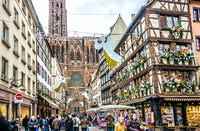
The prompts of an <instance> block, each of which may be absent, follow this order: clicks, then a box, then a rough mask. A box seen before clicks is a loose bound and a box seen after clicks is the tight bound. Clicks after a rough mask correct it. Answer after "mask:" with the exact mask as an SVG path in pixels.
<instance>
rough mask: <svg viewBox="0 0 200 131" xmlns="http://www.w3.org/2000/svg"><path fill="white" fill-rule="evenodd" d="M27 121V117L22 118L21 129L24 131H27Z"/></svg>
mask: <svg viewBox="0 0 200 131" xmlns="http://www.w3.org/2000/svg"><path fill="white" fill-rule="evenodd" d="M28 121H29V118H28V116H27V115H26V116H25V117H24V119H23V120H22V125H23V127H24V128H25V131H27V130H28Z"/></svg>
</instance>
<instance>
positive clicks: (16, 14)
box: [14, 9, 19, 24]
mask: <svg viewBox="0 0 200 131" xmlns="http://www.w3.org/2000/svg"><path fill="white" fill-rule="evenodd" d="M18 17H19V14H18V12H17V11H16V9H14V22H15V23H16V24H18Z"/></svg>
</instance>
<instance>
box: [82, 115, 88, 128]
mask: <svg viewBox="0 0 200 131" xmlns="http://www.w3.org/2000/svg"><path fill="white" fill-rule="evenodd" d="M87 125H88V121H87V120H86V118H85V116H84V117H83V119H82V120H81V129H82V131H86V130H87Z"/></svg>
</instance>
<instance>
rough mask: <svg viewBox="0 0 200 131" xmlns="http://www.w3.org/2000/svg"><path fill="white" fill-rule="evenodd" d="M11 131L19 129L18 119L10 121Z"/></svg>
mask: <svg viewBox="0 0 200 131" xmlns="http://www.w3.org/2000/svg"><path fill="white" fill-rule="evenodd" d="M10 126H11V127H10V128H11V129H10V131H18V127H17V126H16V121H14V120H12V121H10Z"/></svg>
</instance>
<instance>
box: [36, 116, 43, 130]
mask: <svg viewBox="0 0 200 131" xmlns="http://www.w3.org/2000/svg"><path fill="white" fill-rule="evenodd" d="M37 122H38V128H40V129H42V124H43V121H42V118H41V117H40V115H38V116H37Z"/></svg>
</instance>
